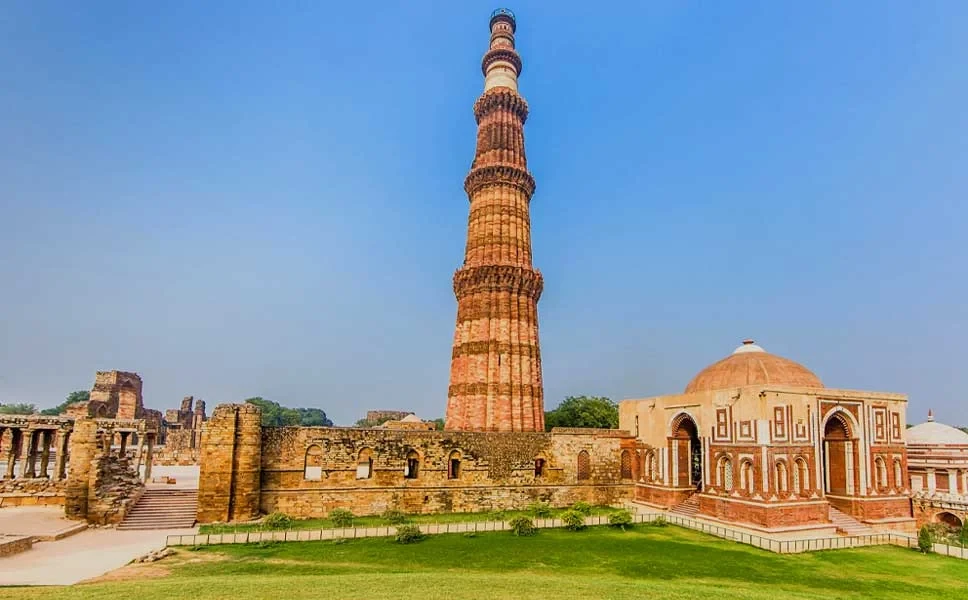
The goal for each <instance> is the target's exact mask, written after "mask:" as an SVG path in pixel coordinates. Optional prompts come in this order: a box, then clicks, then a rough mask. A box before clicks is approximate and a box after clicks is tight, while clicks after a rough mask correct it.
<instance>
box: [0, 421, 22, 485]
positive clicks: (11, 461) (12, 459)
mask: <svg viewBox="0 0 968 600" xmlns="http://www.w3.org/2000/svg"><path fill="white" fill-rule="evenodd" d="M22 437H23V434H21V433H20V430H19V429H14V428H12V427H11V428H10V448H8V449H7V472H6V474H5V475H4V479H13V470H14V467H15V466H16V464H17V448H18V447H19V446H20V439H21V438H22Z"/></svg>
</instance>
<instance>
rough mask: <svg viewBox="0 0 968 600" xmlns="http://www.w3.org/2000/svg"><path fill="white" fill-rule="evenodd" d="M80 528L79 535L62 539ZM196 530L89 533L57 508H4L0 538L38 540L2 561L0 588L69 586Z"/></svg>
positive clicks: (0, 510) (93, 530)
mask: <svg viewBox="0 0 968 600" xmlns="http://www.w3.org/2000/svg"><path fill="white" fill-rule="evenodd" d="M79 526H80V529H81V531H80V533H75V534H74V535H71V536H70V537H63V538H62V539H56V538H59V537H61V536H62V535H63V534H64V533H66V532H67V533H69V532H70V530H71V529H77V528H78V527H79ZM195 531H197V530H196V529H176V530H150V531H118V530H116V529H113V528H96V529H88V528H86V526H85V525H84V524H83V523H78V522H77V521H70V520H68V519H65V518H64V509H63V508H62V507H59V506H57V507H54V506H22V507H14V508H4V509H0V534H19V535H30V536H32V537H34V538H35V539H48V540H54V539H56V541H40V542H35V543H34V546H33V548H31V549H30V550H28V551H26V552H21V553H19V554H14V555H12V556H8V557H4V558H0V585H68V584H72V583H77V582H79V581H83V580H85V579H91V578H92V577H98V576H100V575H103V574H104V573H107V572H108V571H113V570H114V569H117V568H120V567H123V566H124V565H126V564H128V563H129V562H130V561H131V560H133V559H135V558H138V557H139V556H143V555H145V554H147V553H148V552H151V551H152V550H158V549H160V548H163V547H164V546H165V539H166V536H168V535H171V534H186V533H194V532H195Z"/></svg>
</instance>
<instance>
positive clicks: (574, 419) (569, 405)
mask: <svg viewBox="0 0 968 600" xmlns="http://www.w3.org/2000/svg"><path fill="white" fill-rule="evenodd" d="M552 427H593V428H596V429H615V428H617V427H618V404H616V403H614V402H612V401H611V400H609V399H608V398H605V397H598V396H568V397H567V398H565V400H564V401H563V402H562V403H561V404H559V405H558V407H557V408H555V409H554V410H550V411H548V412H546V413H545V430H546V431H551V428H552Z"/></svg>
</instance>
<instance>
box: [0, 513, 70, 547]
mask: <svg viewBox="0 0 968 600" xmlns="http://www.w3.org/2000/svg"><path fill="white" fill-rule="evenodd" d="M85 529H87V524H86V523H84V522H80V521H71V520H70V519H67V518H65V517H64V507H62V506H15V507H10V508H3V509H0V534H6V535H17V536H26V535H29V536H31V537H32V538H34V539H35V540H55V539H60V538H63V537H67V536H69V535H73V534H75V533H77V532H78V531H84V530H85Z"/></svg>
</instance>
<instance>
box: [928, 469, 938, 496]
mask: <svg viewBox="0 0 968 600" xmlns="http://www.w3.org/2000/svg"><path fill="white" fill-rule="evenodd" d="M937 489H938V480H937V479H935V477H934V469H928V493H929V494H933V493H934V492H935V490H937Z"/></svg>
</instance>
